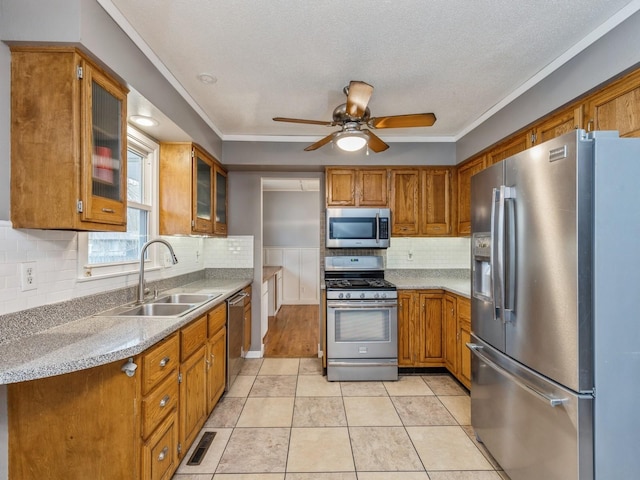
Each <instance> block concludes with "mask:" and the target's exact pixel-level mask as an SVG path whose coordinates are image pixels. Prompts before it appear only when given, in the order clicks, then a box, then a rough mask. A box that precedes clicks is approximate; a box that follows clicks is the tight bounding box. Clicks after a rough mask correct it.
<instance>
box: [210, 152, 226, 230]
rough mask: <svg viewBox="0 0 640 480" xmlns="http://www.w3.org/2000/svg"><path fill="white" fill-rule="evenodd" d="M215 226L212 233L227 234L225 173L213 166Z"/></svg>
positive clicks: (217, 166) (218, 167) (220, 168)
mask: <svg viewBox="0 0 640 480" xmlns="http://www.w3.org/2000/svg"><path fill="white" fill-rule="evenodd" d="M214 171H215V212H216V218H215V224H214V228H213V233H215V234H216V235H226V234H227V172H225V171H224V170H223V169H222V167H220V165H218V164H216V165H215V169H214Z"/></svg>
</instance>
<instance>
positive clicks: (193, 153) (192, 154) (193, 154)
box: [191, 150, 196, 159]
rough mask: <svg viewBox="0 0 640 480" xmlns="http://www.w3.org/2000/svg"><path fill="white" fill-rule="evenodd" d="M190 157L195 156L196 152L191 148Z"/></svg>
mask: <svg viewBox="0 0 640 480" xmlns="http://www.w3.org/2000/svg"><path fill="white" fill-rule="evenodd" d="M191 158H192V159H194V158H196V152H194V151H193V150H191Z"/></svg>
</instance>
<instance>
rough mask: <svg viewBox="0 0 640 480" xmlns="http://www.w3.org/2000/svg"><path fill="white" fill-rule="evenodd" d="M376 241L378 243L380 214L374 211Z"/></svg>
mask: <svg viewBox="0 0 640 480" xmlns="http://www.w3.org/2000/svg"><path fill="white" fill-rule="evenodd" d="M376 243H380V214H379V213H376Z"/></svg>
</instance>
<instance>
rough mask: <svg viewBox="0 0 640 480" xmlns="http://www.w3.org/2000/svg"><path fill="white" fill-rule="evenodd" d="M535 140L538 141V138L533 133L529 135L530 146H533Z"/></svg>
mask: <svg viewBox="0 0 640 480" xmlns="http://www.w3.org/2000/svg"><path fill="white" fill-rule="evenodd" d="M536 140H538V136H537V135H536V134H535V133H532V134H531V145H534V144H535V143H536Z"/></svg>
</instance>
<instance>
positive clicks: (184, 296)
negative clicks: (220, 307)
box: [148, 293, 221, 304]
mask: <svg viewBox="0 0 640 480" xmlns="http://www.w3.org/2000/svg"><path fill="white" fill-rule="evenodd" d="M220 295H221V294H220V293H218V294H201V293H174V294H173V295H167V296H166V297H160V298H156V299H154V300H149V302H148V303H151V304H158V303H165V304H166V303H191V304H201V303H205V302H208V301H210V300H213V299H214V298H218V297H219V296H220Z"/></svg>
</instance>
